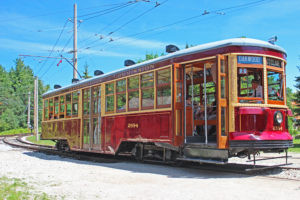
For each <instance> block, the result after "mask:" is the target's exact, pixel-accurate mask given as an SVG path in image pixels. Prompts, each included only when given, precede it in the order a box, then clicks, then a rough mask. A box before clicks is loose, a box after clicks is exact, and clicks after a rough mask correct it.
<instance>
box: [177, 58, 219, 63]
mask: <svg viewBox="0 0 300 200" xmlns="http://www.w3.org/2000/svg"><path fill="white" fill-rule="evenodd" d="M215 58H216V56H211V57H206V58H201V59H196V60H189V61H186V62H181V63H178V64H180V65H183V64H187V63H193V62H199V61H205V60H211V59H215Z"/></svg>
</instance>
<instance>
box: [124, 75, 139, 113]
mask: <svg viewBox="0 0 300 200" xmlns="http://www.w3.org/2000/svg"><path fill="white" fill-rule="evenodd" d="M127 84H128V110H129V111H133V110H138V109H139V106H140V104H139V95H140V92H139V87H140V82H139V76H134V77H130V78H128V83H127Z"/></svg>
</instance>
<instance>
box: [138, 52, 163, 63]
mask: <svg viewBox="0 0 300 200" xmlns="http://www.w3.org/2000/svg"><path fill="white" fill-rule="evenodd" d="M163 55H165V54H164V53H161V54H160V56H163ZM158 57H159V55H158V54H157V53H155V54H153V53H146V55H145V59H138V60H137V61H136V62H137V63H142V62H145V61H147V60H152V59H154V58H158Z"/></svg>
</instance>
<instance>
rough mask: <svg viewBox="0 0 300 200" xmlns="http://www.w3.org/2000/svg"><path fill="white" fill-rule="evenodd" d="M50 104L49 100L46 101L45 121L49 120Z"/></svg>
mask: <svg viewBox="0 0 300 200" xmlns="http://www.w3.org/2000/svg"><path fill="white" fill-rule="evenodd" d="M48 111H49V104H48V99H46V100H44V120H48V119H49V112H48Z"/></svg>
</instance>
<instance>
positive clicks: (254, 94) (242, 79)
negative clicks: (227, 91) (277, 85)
mask: <svg viewBox="0 0 300 200" xmlns="http://www.w3.org/2000/svg"><path fill="white" fill-rule="evenodd" d="M263 95H264V93H263V81H262V69H257V68H246V67H245V68H244V67H239V68H238V96H239V102H240V103H262V102H263Z"/></svg>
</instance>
